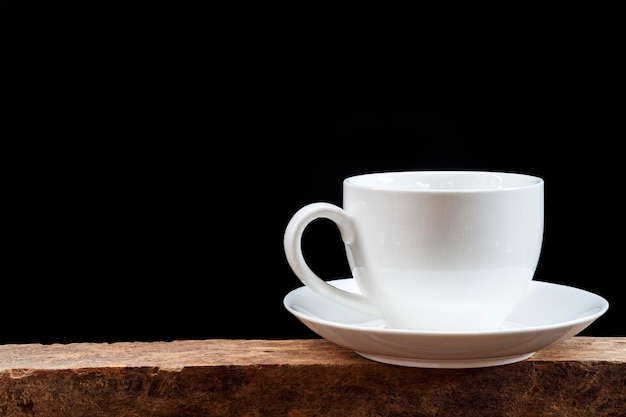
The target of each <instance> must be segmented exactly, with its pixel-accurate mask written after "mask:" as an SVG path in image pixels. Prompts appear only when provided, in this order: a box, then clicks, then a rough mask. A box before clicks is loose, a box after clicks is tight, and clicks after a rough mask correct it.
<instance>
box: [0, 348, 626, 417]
mask: <svg viewBox="0 0 626 417" xmlns="http://www.w3.org/2000/svg"><path fill="white" fill-rule="evenodd" d="M444 415H445V416H466V417H471V416H524V417H528V416H562V415H566V416H579V415H580V416H622V415H626V338H618V337H615V338H612V337H610V338H601V337H600V338H597V337H574V338H571V339H568V340H566V341H564V342H561V343H558V344H556V345H553V346H551V347H548V348H546V349H544V350H541V351H539V352H538V353H537V354H536V355H535V356H533V357H532V358H530V359H527V360H525V361H523V362H518V363H515V364H511V365H505V366H497V367H490V368H477V369H420V368H408V367H399V366H394V365H387V364H381V363H377V362H372V361H369V360H367V359H363V358H361V357H360V356H358V355H356V354H355V353H353V352H352V351H350V350H347V349H344V348H342V347H339V346H337V345H335V344H333V343H330V342H328V341H326V340H323V339H311V340H220V339H216V340H188V341H173V342H138V343H131V342H124V343H111V344H106V343H103V344H99V343H76V344H66V345H62V344H53V345H39V344H24V345H0V416H3V417H17V416H31V417H38V416H46V417H56V416H90V417H97V416H107V417H111V416H142V417H145V416H158V417H161V416H162V417H166V416H168V417H172V416H176V417H192V416H272V417H274V416H307V417H308V416H343V417H345V416H444Z"/></svg>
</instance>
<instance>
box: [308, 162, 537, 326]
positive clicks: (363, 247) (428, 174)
mask: <svg viewBox="0 0 626 417" xmlns="http://www.w3.org/2000/svg"><path fill="white" fill-rule="evenodd" d="M340 212H342V213H343V214H344V215H345V217H346V218H347V219H348V221H347V222H348V223H349V227H348V226H342V231H343V232H345V233H344V234H345V235H349V236H348V237H345V236H344V242H345V248H346V254H347V258H348V263H349V265H350V269H351V271H352V275H353V277H354V279H355V280H356V283H357V285H358V286H359V288H360V290H361V292H362V293H363V295H364V297H365V298H366V299H367V300H368V301H367V302H369V303H371V304H372V305H373V307H374V309H375V310H376V311H377V312H378V314H379V316H380V317H381V318H382V319H383V321H384V322H385V324H386V325H387V327H390V328H397V329H410V330H420V331H455V332H458V331H483V330H492V329H496V328H497V327H498V326H500V325H501V324H502V323H503V322H504V321H505V320H506V318H507V316H508V315H509V313H510V312H511V311H512V310H513V309H514V307H515V306H516V305H517V304H518V302H519V301H520V300H521V298H522V297H523V295H524V293H525V291H526V289H527V287H528V285H529V283H530V281H531V280H532V279H533V276H534V274H535V270H536V268H537V265H538V262H539V257H540V252H541V247H542V241H543V230H544V187H543V180H542V179H541V178H539V177H535V176H531V175H525V174H517V173H507V172H488V171H403V172H383V173H372V174H364V175H357V176H353V177H350V178H346V179H345V180H344V182H343V206H342V208H341V209H340ZM329 218H330V217H329ZM344 229H345V230H344ZM346 230H347V231H346ZM303 282H305V283H306V281H305V280H303ZM318 292H320V291H319V289H318ZM321 292H324V291H321Z"/></svg>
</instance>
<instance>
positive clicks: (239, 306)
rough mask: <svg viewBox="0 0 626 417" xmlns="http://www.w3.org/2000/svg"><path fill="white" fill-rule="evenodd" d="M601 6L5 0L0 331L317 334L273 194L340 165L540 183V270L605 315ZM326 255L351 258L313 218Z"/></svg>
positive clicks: (332, 176)
mask: <svg viewBox="0 0 626 417" xmlns="http://www.w3.org/2000/svg"><path fill="white" fill-rule="evenodd" d="M618 16H619V13H617V12H616V11H614V10H609V9H599V8H598V9H595V10H594V9H589V8H586V9H584V10H583V9H575V8H573V7H570V8H565V9H563V8H558V9H557V8H554V9H550V8H547V7H544V6H541V7H536V8H530V7H528V8H521V7H520V8H519V9H517V8H515V7H513V6H510V7H508V8H503V7H501V6H498V7H495V8H485V9H479V8H476V7H475V6H471V7H467V6H464V7H463V8H452V7H449V8H447V9H442V10H435V9H434V8H432V7H429V8H426V7H421V8H417V7H412V8H410V9H409V8H402V7H399V6H396V5H382V4H381V3H367V2H356V3H354V4H352V3H338V2H316V3H298V2H286V3H274V2H272V3H271V4H258V3H257V4H254V3H245V2H243V3H236V4H230V5H228V6H219V7H214V6H202V7H199V6H197V5H195V4H192V3H186V2H184V4H183V3H181V4H175V3H170V4H158V3H151V4H150V5H146V6H142V7H132V6H129V5H125V6H119V7H117V6H111V5H105V4H102V5H99V6H94V5H85V4H83V5H79V6H76V5H74V6H72V7H70V6H63V5H58V4H51V3H47V4H40V3H37V2H33V1H22V2H3V3H2V6H1V8H0V19H1V23H0V46H1V48H0V49H1V53H2V61H1V62H2V66H3V70H4V73H5V75H3V76H2V78H1V79H0V88H1V89H2V90H1V91H0V93H1V95H0V100H1V101H0V111H1V115H0V117H1V119H0V123H1V125H0V129H1V130H0V164H1V165H0V167H1V177H0V186H1V192H2V194H1V197H0V202H1V204H2V208H3V214H2V230H1V231H0V241H1V242H2V252H1V261H2V264H1V265H2V269H1V271H2V283H3V288H2V296H3V297H2V302H1V303H0V308H1V309H2V311H1V313H2V315H3V317H4V321H3V326H2V330H1V331H0V342H3V343H25V342H41V343H50V342H78V341H117V340H172V339H193V338H222V337H225V338H300V337H316V335H315V334H314V333H312V332H310V331H309V330H308V329H307V328H306V327H305V326H304V325H302V324H301V323H299V322H297V320H296V319H295V318H294V317H292V316H291V315H290V314H289V313H288V312H287V311H286V310H285V309H284V307H283V305H282V299H283V297H284V296H285V295H286V293H287V292H289V291H290V290H292V289H294V288H296V287H298V286H300V282H299V281H298V279H297V278H296V277H295V275H294V274H293V273H292V272H291V270H290V269H289V267H288V266H287V264H286V261H285V259H284V254H283V249H282V236H283V231H284V228H285V226H286V224H287V222H288V220H289V218H290V217H291V215H292V214H293V213H294V212H295V211H296V210H297V209H298V208H300V207H301V206H303V205H305V204H307V203H309V202H313V201H328V202H333V203H336V204H341V181H342V180H343V178H345V177H347V176H350V175H354V174H358V173H363V172H372V171H380V170H408V169H419V170H424V169H481V170H503V171H515V172H524V173H530V174H534V175H538V176H541V177H543V178H544V180H545V193H546V194H545V195H546V228H545V239H544V247H543V251H542V257H541V260H540V264H539V268H538V270H537V273H536V279H539V280H544V281H550V282H557V283H562V284H566V285H573V286H577V287H581V288H584V289H587V290H590V291H593V292H595V293H597V294H600V295H602V296H604V297H605V298H607V299H608V300H609V302H610V303H611V307H610V310H609V312H608V313H607V314H606V315H604V316H603V317H602V318H600V319H599V320H597V321H596V322H595V323H594V324H593V325H592V326H590V327H589V328H588V329H587V330H585V332H583V333H584V334H588V335H598V336H618V335H620V336H623V335H625V334H626V333H625V330H624V326H623V323H622V321H621V318H622V317H623V316H624V314H625V307H624V304H625V303H624V297H623V296H622V292H621V291H620V289H619V288H621V281H623V277H624V273H623V259H624V243H623V242H624V236H626V234H625V232H626V225H625V220H624V209H625V208H626V201H625V195H624V175H623V172H624V171H623V142H624V138H625V134H626V131H625V128H624V122H625V119H624V111H625V110H626V105H625V101H624V93H625V92H626V88H625V82H624V77H623V74H624V66H623V64H622V60H621V55H622V45H621V42H620V40H621V39H624V35H625V33H624V28H623V25H621V24H620V22H619V21H618ZM305 250H306V252H307V256H308V257H309V259H310V262H311V264H312V266H313V268H314V270H316V271H317V272H318V273H319V274H320V275H321V276H323V277H325V278H328V279H332V278H343V277H347V276H349V270H348V268H347V265H346V261H345V255H343V248H342V243H341V241H340V240H339V236H338V232H337V231H336V229H335V228H334V226H332V225H331V224H329V223H327V222H324V221H319V222H316V223H315V224H313V225H311V227H310V228H309V229H308V230H307V233H306V240H305Z"/></svg>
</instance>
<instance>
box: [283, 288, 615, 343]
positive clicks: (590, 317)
mask: <svg viewBox="0 0 626 417" xmlns="http://www.w3.org/2000/svg"><path fill="white" fill-rule="evenodd" d="M347 281H354V278H340V279H334V280H329V281H327V282H328V283H329V284H331V285H334V284H335V283H337V282H347ZM530 285H533V286H537V285H539V286H542V285H545V286H556V287H563V288H568V289H573V290H576V291H581V292H584V293H587V294H589V295H591V296H593V297H595V298H597V300H598V302H599V304H601V307H599V308H598V310H597V311H595V312H594V313H592V314H587V313H584V314H583V315H582V316H579V317H577V318H575V319H571V320H567V321H562V322H558V323H552V324H546V325H539V326H527V325H524V326H523V327H519V328H511V329H493V330H481V331H476V330H466V331H449V330H441V331H439V330H411V329H394V328H386V327H385V328H380V327H365V326H360V325H351V324H345V323H338V322H336V321H332V320H326V319H322V318H319V317H316V316H313V315H308V314H305V313H302V312H300V311H297V310H295V309H294V308H293V307H292V306H291V305H290V304H288V299H289V298H293V297H294V296H295V295H294V293H295V292H296V291H312V290H311V289H309V288H308V287H306V286H304V285H303V286H300V287H298V288H294V289H293V290H291V291H289V292H288V293H287V294H286V295H285V297H284V298H283V305H284V307H285V308H286V309H287V310H288V311H289V312H290V313H291V314H293V315H294V316H295V317H297V318H298V319H300V320H306V321H309V322H313V323H317V324H320V325H324V326H328V325H330V326H331V327H334V328H341V329H345V330H352V331H367V332H368V333H371V334H387V335H389V334H393V335H415V336H421V337H428V336H432V337H441V336H453V337H454V336H481V337H482V336H489V335H507V334H520V333H532V332H539V333H540V332H544V331H549V330H555V329H560V328H565V327H575V326H579V325H581V324H584V323H589V324H591V323H593V322H594V321H595V320H597V319H598V318H599V317H601V316H602V315H604V314H605V313H606V312H607V311H608V309H609V307H610V303H609V301H608V300H607V299H606V298H604V297H602V296H601V295H599V294H596V293H594V292H591V291H588V290H585V289H583V288H579V287H575V286H570V285H564V284H558V283H555V282H549V281H542V280H532V281H531V283H530ZM529 289H530V286H529ZM345 291H347V290H345ZM342 307H343V306H342ZM590 311H591V310H590ZM363 316H366V315H363ZM366 317H368V316H366ZM372 319H374V320H376V319H378V320H380V318H379V317H372Z"/></svg>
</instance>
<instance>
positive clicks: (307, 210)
mask: <svg viewBox="0 0 626 417" xmlns="http://www.w3.org/2000/svg"><path fill="white" fill-rule="evenodd" d="M318 218H326V219H329V220H331V221H333V222H334V223H335V224H336V225H337V227H338V228H339V232H340V234H341V239H342V240H343V242H344V243H345V244H347V245H350V244H351V243H352V242H353V241H354V238H355V234H356V230H355V228H354V222H353V220H352V218H351V217H350V216H349V215H348V213H347V212H346V211H345V210H343V209H341V208H339V207H337V206H335V205H333V204H329V203H311V204H308V205H306V206H304V207H302V208H301V209H300V210H298V211H297V212H296V213H295V214H294V215H293V217H292V218H291V220H290V221H289V223H288V225H287V228H286V230H285V236H284V241H283V244H284V247H285V255H286V256H287V261H288V262H289V266H291V269H292V270H293V272H294V273H295V274H296V276H297V277H298V278H299V279H300V281H302V283H303V284H304V285H306V286H307V287H309V288H310V289H311V290H313V291H314V292H316V293H317V294H318V295H320V296H322V297H324V298H327V299H330V300H332V301H334V302H336V303H338V304H342V305H344V306H346V307H348V308H351V309H353V310H356V311H358V312H360V313H363V314H367V315H369V316H374V317H379V316H380V313H379V312H378V310H377V309H376V308H375V307H374V305H373V304H372V302H371V301H370V299H369V298H367V297H365V296H364V295H361V294H356V293H353V292H349V291H344V290H342V289H339V288H337V287H334V286H332V285H330V284H328V283H327V282H326V281H324V280H323V279H321V278H320V277H318V276H317V275H316V274H315V273H314V272H313V271H312V270H311V268H309V266H308V265H307V263H306V261H305V260H304V256H303V254H302V235H303V233H304V230H305V229H306V227H307V226H308V225H309V224H310V223H311V222H312V221H313V220H315V219H318Z"/></svg>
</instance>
